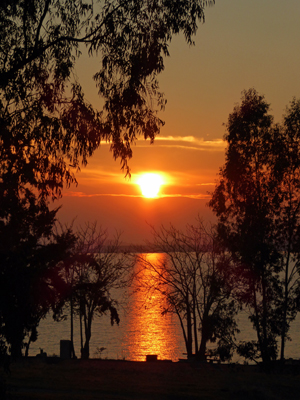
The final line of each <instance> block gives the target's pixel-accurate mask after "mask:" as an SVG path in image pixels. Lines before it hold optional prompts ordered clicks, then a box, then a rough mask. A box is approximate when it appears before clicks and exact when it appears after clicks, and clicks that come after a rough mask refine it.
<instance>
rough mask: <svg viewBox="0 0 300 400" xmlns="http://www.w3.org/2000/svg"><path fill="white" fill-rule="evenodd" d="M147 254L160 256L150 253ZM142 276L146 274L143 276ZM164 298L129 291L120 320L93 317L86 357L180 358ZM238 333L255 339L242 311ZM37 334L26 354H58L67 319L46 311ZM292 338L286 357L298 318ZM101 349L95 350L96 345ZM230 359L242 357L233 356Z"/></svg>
mask: <svg viewBox="0 0 300 400" xmlns="http://www.w3.org/2000/svg"><path fill="white" fill-rule="evenodd" d="M149 256H150V257H162V256H163V255H161V254H151V255H149ZM144 279H149V277H147V276H144ZM163 301H164V298H163V296H162V295H161V294H159V293H156V297H155V298H153V299H152V302H151V303H149V302H147V301H145V295H144V294H143V292H141V291H137V292H133V293H132V295H131V296H130V297H129V299H128V301H127V304H126V306H125V307H124V308H122V309H121V310H120V324H119V326H118V325H114V326H111V325H110V318H109V316H103V317H101V318H98V317H96V318H95V319H94V321H93V328H92V338H91V341H90V357H92V358H93V357H100V356H101V357H102V358H112V359H126V360H133V361H144V360H145V359H146V355H147V354H157V356H158V358H159V359H160V360H172V361H178V359H179V358H184V357H185V356H184V355H183V354H184V353H185V351H186V349H185V345H184V340H183V336H182V331H181V327H180V324H179V321H178V320H177V317H176V315H164V316H163V315H161V307H160V305H161V304H162V303H163ZM238 324H239V329H240V331H241V333H240V334H239V336H238V339H239V340H251V339H253V340H255V332H254V330H253V328H252V326H251V324H250V322H249V321H248V318H247V315H246V314H240V315H239V318H238ZM74 328H75V329H74V345H75V352H76V355H77V356H78V357H80V336H79V322H78V321H77V320H75V327H74ZM38 332H39V337H38V340H37V341H36V342H35V343H32V344H31V346H30V351H29V355H36V354H38V353H39V352H40V348H42V349H43V350H44V351H45V352H46V353H47V354H48V355H53V354H56V355H59V351H60V350H59V343H60V340H66V339H70V322H69V319H68V320H66V321H62V322H55V321H53V319H52V317H51V316H50V315H49V316H48V317H47V318H46V319H45V320H43V321H41V323H40V326H39V328H38ZM290 335H291V337H292V341H289V342H287V344H286V352H285V353H286V358H290V357H292V358H296V359H298V358H300V337H299V336H300V318H297V319H296V321H294V323H293V324H292V326H291V330H290ZM102 347H104V348H105V350H103V351H102V352H99V350H98V349H100V348H102ZM234 361H240V362H242V361H243V359H241V358H239V357H238V356H235V358H234Z"/></svg>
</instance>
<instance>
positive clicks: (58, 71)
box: [0, 0, 206, 355]
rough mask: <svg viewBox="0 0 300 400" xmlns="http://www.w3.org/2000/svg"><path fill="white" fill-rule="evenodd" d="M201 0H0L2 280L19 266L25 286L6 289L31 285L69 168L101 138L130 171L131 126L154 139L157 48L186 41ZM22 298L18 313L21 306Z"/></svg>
mask: <svg viewBox="0 0 300 400" xmlns="http://www.w3.org/2000/svg"><path fill="white" fill-rule="evenodd" d="M204 4H206V2H203V1H201V0H193V1H181V2H170V1H167V0H160V1H157V0H152V1H123V0H112V1H109V0H103V1H96V2H93V1H81V0H75V1H66V0H57V1H52V0H26V1H21V0H13V1H6V0H4V1H1V4H0V230H1V232H0V236H1V238H2V237H3V238H4V239H5V237H6V234H8V236H7V237H9V238H12V241H11V243H9V246H8V247H6V248H5V247H4V245H3V249H4V250H3V251H4V253H5V254H7V252H9V251H11V255H9V256H5V257H4V258H2V259H1V261H0V269H1V272H0V274H1V282H0V285H1V286H2V287H4V286H5V285H6V283H7V279H8V277H9V276H11V277H13V276H14V274H15V275H16V276H20V279H21V277H22V274H23V273H24V274H25V275H24V276H23V278H24V283H26V284H27V289H22V288H19V287H17V284H16V286H15V287H13V286H11V289H12V290H16V291H19V290H20V292H19V293H20V297H22V296H21V293H23V292H22V291H24V293H23V294H24V296H25V295H26V296H27V297H28V295H29V294H30V293H31V289H30V290H29V286H30V285H29V282H30V280H31V279H30V278H29V276H30V275H31V274H33V275H34V270H35V268H37V266H35V265H34V262H37V263H38V265H40V264H39V261H38V260H39V257H40V256H39V254H40V253H39V252H38V250H39V246H40V245H39V243H40V241H43V239H44V238H46V239H48V238H49V235H50V232H51V229H52V228H51V227H53V223H54V220H55V213H56V212H55V210H53V211H50V208H49V207H50V204H49V199H50V198H52V199H56V198H58V197H59V196H60V195H61V190H62V188H63V186H64V185H69V184H71V183H72V182H74V181H75V176H74V172H73V171H74V170H78V169H79V167H80V165H81V163H83V165H85V164H86V163H87V158H88V157H89V156H91V155H92V154H93V152H94V151H95V149H96V148H98V147H99V145H100V142H101V140H106V141H109V142H110V143H111V150H112V152H113V156H114V157H115V158H119V159H120V160H121V166H122V168H123V169H124V170H125V172H126V173H129V168H128V166H127V160H128V159H129V158H130V157H131V155H132V151H131V143H132V142H133V141H134V140H135V139H136V137H137V136H138V135H143V136H144V137H145V138H149V139H150V140H151V141H152V140H153V139H154V137H155V135H156V134H157V133H159V130H160V127H161V125H162V123H163V122H162V121H161V120H160V119H159V118H158V116H157V110H156V108H158V109H162V108H163V107H164V104H165V101H164V98H163V95H162V93H160V92H159V88H158V81H157V75H158V74H159V73H160V72H161V71H162V70H163V68H164V63H163V57H164V56H168V44H169V43H170V41H171V39H172V36H173V35H174V34H176V33H179V32H182V33H183V34H184V35H185V38H186V40H187V42H188V43H192V37H193V35H194V34H195V33H196V30H197V23H198V21H201V20H203V18H204V14H203V7H204ZM80 45H82V46H86V47H87V49H88V52H89V54H90V55H93V56H97V57H99V71H98V72H97V73H96V74H95V76H94V79H95V83H96V85H97V87H98V90H99V95H100V96H101V97H102V99H103V103H104V106H103V109H102V110H96V109H94V108H93V107H92V106H91V105H90V104H89V103H88V102H87V101H86V100H85V98H84V94H83V91H82V88H81V86H80V83H79V82H78V81H77V80H76V79H75V74H74V67H75V61H76V59H77V58H78V57H79V56H80V50H81V47H80ZM154 104H156V105H155V106H154ZM34 219H37V222H35V221H34ZM42 220H43V221H44V223H45V228H44V229H45V230H43V229H42V228H41V226H42V224H41V223H40V222H41V221H42ZM30 230H33V231H34V234H31V232H30ZM32 236H33V237H34V240H32V242H31V239H32ZM19 238H20V239H21V241H18V239H19ZM7 242H8V240H4V242H3V243H7ZM25 244H26V245H25ZM36 252H37V253H36ZM23 253H24V254H26V257H27V258H26V257H24V258H23ZM28 258H30V262H29V261H28ZM23 259H24V260H27V261H26V262H25V261H24V262H23V261H20V260H23ZM50 260H51V259H50ZM48 261H49V260H48ZM25 265H26V268H25ZM44 265H48V262H47V260H45V263H44ZM23 266H24V270H22V268H23ZM19 269H20V271H19ZM31 269H32V270H33V271H32V272H31ZM25 271H26V272H25ZM27 275H28V276H27ZM18 296H19V294H18V293H13V292H11V296H8V297H6V300H5V302H4V300H3V302H1V307H4V305H5V304H6V302H7V301H10V302H11V304H10V305H9V306H10V307H12V308H16V305H17V303H18V301H17V299H18V298H19V297H18ZM4 298H5V296H4V297H3V299H4ZM29 298H30V297H28V299H29ZM21 303H22V301H20V308H19V310H20V311H19V313H20V317H21V315H23V313H25V310H22V307H21ZM5 309H6V308H5V307H4V308H3V309H1V312H4V310H5ZM24 315H25V314H24ZM24 318H25V317H24ZM17 320H20V318H19V319H16V320H12V322H11V323H12V324H13V323H14V321H17ZM33 325H34V324H33ZM5 326H6V325H5ZM19 328H20V329H19ZM19 328H18V329H16V330H12V331H11V332H13V331H15V333H14V335H15V338H16V335H19V336H18V340H17V339H16V340H15V342H16V343H17V344H16V345H13V347H14V348H15V349H16V353H17V355H19V354H20V346H21V343H22V340H23V336H24V330H22V328H21V327H19ZM17 332H18V333H17ZM5 335H6V336H7V335H8V333H6V334H5ZM33 336H35V334H34V335H33ZM13 351H14V350H13Z"/></svg>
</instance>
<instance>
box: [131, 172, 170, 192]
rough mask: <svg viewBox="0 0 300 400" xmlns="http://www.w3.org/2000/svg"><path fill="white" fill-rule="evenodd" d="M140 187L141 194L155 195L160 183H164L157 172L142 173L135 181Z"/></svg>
mask: <svg viewBox="0 0 300 400" xmlns="http://www.w3.org/2000/svg"><path fill="white" fill-rule="evenodd" d="M137 183H138V185H139V186H140V188H141V191H142V195H143V196H144V197H147V198H154V197H157V195H158V192H159V189H160V187H161V185H162V184H163V183H164V182H163V179H162V177H161V176H160V175H159V174H154V173H147V174H143V175H142V176H141V177H140V178H139V179H138V181H137Z"/></svg>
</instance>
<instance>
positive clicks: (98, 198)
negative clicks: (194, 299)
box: [59, 0, 300, 243]
mask: <svg viewBox="0 0 300 400" xmlns="http://www.w3.org/2000/svg"><path fill="white" fill-rule="evenodd" d="M299 17H300V2H299V0H288V1H286V2H283V1H282V0H263V1H262V0H216V4H215V6H214V7H211V8H209V9H207V10H206V22H205V24H203V25H200V26H199V30H198V33H197V36H196V38H195V41H196V45H195V46H194V47H189V46H188V45H186V44H185V42H184V40H183V38H182V37H181V36H178V37H175V38H174V40H173V42H172V44H171V46H170V53H171V57H169V58H168V59H167V60H166V62H165V71H164V72H163V74H162V75H161V76H160V86H161V89H162V91H163V92H164V93H165V96H166V98H167V100H168V102H167V106H166V110H165V112H163V113H161V114H160V117H161V118H162V119H163V120H164V121H165V126H164V127H163V129H162V131H161V134H160V136H159V137H157V139H156V141H155V143H154V144H153V145H150V144H149V142H146V141H144V140H142V139H140V140H138V142H137V143H136V144H135V145H134V146H133V158H132V160H131V161H130V167H131V172H132V180H131V181H129V180H128V179H124V174H123V173H122V171H120V165H119V162H118V161H114V160H113V158H112V154H111V153H110V152H109V145H108V144H103V145H101V147H100V149H99V150H98V151H97V153H96V154H95V155H94V156H93V157H92V158H91V159H90V161H89V165H88V167H86V168H84V169H82V171H81V172H80V173H79V174H78V175H77V179H78V183H79V184H78V186H77V187H75V186H72V187H71V188H70V189H68V190H65V191H64V197H63V200H62V201H61V203H62V204H63V207H62V209H61V211H60V212H59V218H60V219H61V220H62V221H63V222H70V221H71V220H73V219H74V218H75V217H77V218H76V220H75V225H76V224H77V225H78V224H82V223H85V222H88V221H89V222H94V221H96V220H97V221H98V223H99V225H102V226H103V227H107V228H108V229H109V231H110V232H112V233H113V231H114V229H117V230H121V231H123V232H124V234H123V241H124V242H129V243H135V242H140V243H141V242H143V241H144V240H146V239H149V238H150V236H149V228H148V225H147V223H150V224H154V225H159V224H160V223H164V224H168V223H170V222H172V223H174V224H175V225H177V226H179V227H184V226H185V224H186V223H193V222H194V221H195V219H196V217H197V215H198V214H200V215H202V216H203V217H205V218H206V219H207V220H212V219H213V215H212V214H211V212H210V210H209V209H208V208H207V207H206V206H205V204H206V202H207V200H208V199H209V195H208V192H211V191H213V189H214V182H215V180H216V179H217V174H218V170H219V168H220V167H221V166H222V164H223V163H224V150H225V144H224V143H223V141H222V138H223V135H224V133H225V127H224V126H223V125H222V124H223V123H226V122H227V119H228V114H229V113H230V112H231V111H232V109H233V107H234V104H235V103H236V102H239V100H240V97H241V91H242V90H243V89H248V88H250V87H255V89H256V90H257V91H258V92H259V93H261V94H264V95H265V97H266V100H267V101H268V102H269V103H271V109H272V112H273V114H274V116H275V120H276V121H278V122H280V120H281V116H282V114H283V112H284V109H285V107H286V105H288V103H289V101H290V100H291V99H292V97H293V96H296V97H300V73H299V70H300V68H299V67H300V52H299V39H300V24H299ZM96 71H97V59H88V57H87V56H86V55H84V56H83V57H82V59H81V60H80V62H79V63H78V66H77V74H78V76H79V78H80V80H81V82H82V83H83V85H84V88H85V92H86V95H87V98H88V99H89V101H90V102H91V103H92V104H93V105H95V106H97V104H101V99H99V98H98V96H97V91H96V89H95V85H94V83H93V81H92V76H93V74H94V73H95V72H96ZM143 172H158V173H162V174H164V176H165V177H166V179H167V181H168V184H167V185H164V186H163V187H162V189H161V194H162V197H160V198H157V199H144V198H142V197H141V193H140V190H139V187H138V186H137V185H136V184H134V181H135V179H136V177H137V176H138V175H139V174H141V173H143Z"/></svg>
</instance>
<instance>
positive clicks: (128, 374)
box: [5, 358, 300, 400]
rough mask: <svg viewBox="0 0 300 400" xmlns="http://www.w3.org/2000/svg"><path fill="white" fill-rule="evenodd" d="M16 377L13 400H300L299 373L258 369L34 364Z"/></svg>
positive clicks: (10, 387)
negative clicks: (269, 371) (268, 371)
mask: <svg viewBox="0 0 300 400" xmlns="http://www.w3.org/2000/svg"><path fill="white" fill-rule="evenodd" d="M51 361H52V363H51ZM11 372H12V373H11V376H9V377H6V378H5V380H6V386H7V391H6V392H7V399H9V400H21V399H22V400H27V399H39V400H46V399H47V400H50V399H55V400H67V399H68V400H69V399H72V400H92V399H107V400H115V399H120V400H122V399H124V400H128V399H139V400H144V399H145V400H150V399H155V400H165V399H166V400H194V399H203V400H219V399H220V400H226V399H228V400H229V399H230V400H240V399H241V400H248V399H255V400H277V399H278V400H279V399H289V400H293V399H299V398H300V379H299V378H300V376H299V375H300V371H299V369H295V368H293V369H289V370H287V369H286V370H285V371H283V372H280V373H279V372H272V373H264V372H262V371H260V370H259V368H258V367H257V366H241V365H235V366H230V365H218V364H206V365H203V364H198V363H172V362H163V361H157V362H132V361H110V360H88V361H83V360H66V361H61V360H60V359H50V358H48V359H46V360H41V359H35V358H33V359H28V360H21V361H18V362H16V363H13V364H12V365H11Z"/></svg>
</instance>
